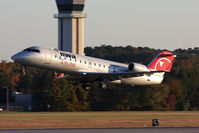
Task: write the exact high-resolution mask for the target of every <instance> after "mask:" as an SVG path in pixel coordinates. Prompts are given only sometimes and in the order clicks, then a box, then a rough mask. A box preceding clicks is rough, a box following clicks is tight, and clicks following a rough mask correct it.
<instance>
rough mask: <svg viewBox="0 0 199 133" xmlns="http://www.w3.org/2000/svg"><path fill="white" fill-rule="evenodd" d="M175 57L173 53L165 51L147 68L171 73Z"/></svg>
mask: <svg viewBox="0 0 199 133" xmlns="http://www.w3.org/2000/svg"><path fill="white" fill-rule="evenodd" d="M175 57H176V55H174V54H173V53H171V52H168V51H163V52H161V53H160V54H159V55H158V56H157V57H156V58H155V59H154V60H153V61H152V62H151V63H150V64H149V65H148V66H147V67H148V69H151V70H155V71H166V72H170V70H171V67H172V65H173V60H174V58H175Z"/></svg>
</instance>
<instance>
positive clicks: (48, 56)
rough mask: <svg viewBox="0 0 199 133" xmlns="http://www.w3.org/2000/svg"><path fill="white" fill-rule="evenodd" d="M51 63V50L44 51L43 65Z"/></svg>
mask: <svg viewBox="0 0 199 133" xmlns="http://www.w3.org/2000/svg"><path fill="white" fill-rule="evenodd" d="M51 61H52V51H51V50H46V51H45V61H44V63H45V64H50V63H51Z"/></svg>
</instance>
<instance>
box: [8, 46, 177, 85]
mask: <svg viewBox="0 0 199 133" xmlns="http://www.w3.org/2000/svg"><path fill="white" fill-rule="evenodd" d="M11 58H12V60H14V62H17V63H20V64H22V65H24V66H32V67H38V68H44V69H49V70H53V71H56V72H59V73H61V74H60V75H59V76H58V78H68V79H69V80H70V79H71V80H76V81H79V82H82V83H83V84H87V83H88V82H94V81H98V82H100V84H101V86H102V87H104V88H106V86H107V84H112V83H114V84H127V85H132V86H133V85H153V84H160V83H161V82H162V80H163V78H164V74H165V72H169V71H170V70H171V67H172V65H173V60H174V58H175V55H174V54H173V53H171V52H168V51H163V52H161V53H160V54H159V55H158V56H157V57H155V59H154V60H153V61H152V62H151V63H150V64H149V65H148V66H145V65H142V64H138V63H134V62H131V63H129V64H123V63H118V62H114V61H108V60H103V59H98V58H93V57H88V56H83V55H78V54H73V53H69V52H64V51H59V50H57V49H48V48H42V47H37V46H34V47H29V48H27V49H25V50H23V51H21V52H19V53H17V54H15V55H13V56H12V57H11ZM65 75H67V76H65ZM68 75H69V76H70V77H68ZM71 76H72V77H71Z"/></svg>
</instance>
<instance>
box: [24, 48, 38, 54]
mask: <svg viewBox="0 0 199 133" xmlns="http://www.w3.org/2000/svg"><path fill="white" fill-rule="evenodd" d="M23 52H34V53H40V51H39V50H38V49H31V48H27V49H25V50H23Z"/></svg>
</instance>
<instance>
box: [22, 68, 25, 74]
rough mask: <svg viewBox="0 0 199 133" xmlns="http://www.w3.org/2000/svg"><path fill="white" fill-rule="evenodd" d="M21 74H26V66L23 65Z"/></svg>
mask: <svg viewBox="0 0 199 133" xmlns="http://www.w3.org/2000/svg"><path fill="white" fill-rule="evenodd" d="M22 75H26V66H23V68H22Z"/></svg>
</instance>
